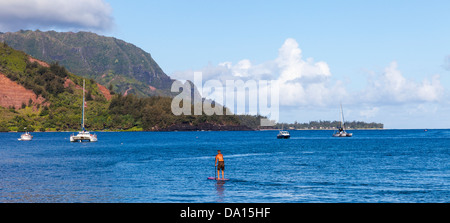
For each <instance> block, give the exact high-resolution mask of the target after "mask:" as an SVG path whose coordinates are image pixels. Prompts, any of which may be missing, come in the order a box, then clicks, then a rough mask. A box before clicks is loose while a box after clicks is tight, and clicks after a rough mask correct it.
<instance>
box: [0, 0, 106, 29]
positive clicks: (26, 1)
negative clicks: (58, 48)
mask: <svg viewBox="0 0 450 223" xmlns="http://www.w3.org/2000/svg"><path fill="white" fill-rule="evenodd" d="M113 24H114V22H113V18H112V8H111V6H110V5H109V4H108V3H106V2H105V1H104V0H77V1H67V0H2V1H0V31H17V30H19V29H47V28H62V29H65V28H71V29H89V30H108V29H111V28H112V26H113Z"/></svg>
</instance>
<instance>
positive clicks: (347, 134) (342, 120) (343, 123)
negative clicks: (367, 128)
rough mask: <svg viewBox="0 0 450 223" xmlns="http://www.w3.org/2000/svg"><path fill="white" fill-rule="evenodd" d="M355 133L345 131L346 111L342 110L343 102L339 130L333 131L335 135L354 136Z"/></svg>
mask: <svg viewBox="0 0 450 223" xmlns="http://www.w3.org/2000/svg"><path fill="white" fill-rule="evenodd" d="M352 136H353V133H348V132H346V131H345V121H344V112H342V104H341V126H339V129H338V131H336V132H334V133H333V137H352Z"/></svg>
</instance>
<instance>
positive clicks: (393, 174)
mask: <svg viewBox="0 0 450 223" xmlns="http://www.w3.org/2000/svg"><path fill="white" fill-rule="evenodd" d="M351 132H353V135H354V136H353V137H351V138H333V137H331V135H332V131H290V133H291V138H290V139H287V140H286V139H277V138H276V135H277V133H278V132H276V131H248V132H208V131H206V132H98V133H97V135H98V138H99V141H98V142H95V143H70V142H69V136H70V134H71V133H34V134H33V135H34V139H33V141H30V142H21V141H18V140H17V138H19V137H20V133H0V202H3V203H9V202H39V203H41V202H65V203H66V202H68V203H78V202H82V203H90V202H96V203H97V202H100V203H116V202H121V203H122V202H123V203H128V202H131V203H140V202H150V203H171V202H188V203H191V202H192V203H204V202H208V203H209V202H213V203H214V202H231V203H244V202H245V203H254V202H258V203H303V202H307V203H310V202H313V203H336V202H349V203H354V202H356V203H365V202H371V203H380V202H381V203H384V202H388V203H390V202H400V203H409V202H415V203H416V202H419V203H421V202H425V203H430V202H433V203H434V202H443V203H448V202H450V162H449V161H450V130H429V131H427V132H425V131H423V130H359V131H351ZM218 149H220V150H221V151H222V153H223V154H224V158H225V177H226V178H229V179H230V180H229V181H224V182H217V181H214V180H207V178H208V177H211V176H214V175H215V168H214V156H215V155H216V153H217V150H218Z"/></svg>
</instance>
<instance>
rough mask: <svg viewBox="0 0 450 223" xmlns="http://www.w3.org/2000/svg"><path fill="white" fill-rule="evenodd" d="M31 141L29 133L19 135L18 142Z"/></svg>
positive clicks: (31, 137)
mask: <svg viewBox="0 0 450 223" xmlns="http://www.w3.org/2000/svg"><path fill="white" fill-rule="evenodd" d="M32 139H33V136H32V135H31V134H30V133H29V132H25V133H24V134H22V135H20V139H18V140H19V141H31V140H32Z"/></svg>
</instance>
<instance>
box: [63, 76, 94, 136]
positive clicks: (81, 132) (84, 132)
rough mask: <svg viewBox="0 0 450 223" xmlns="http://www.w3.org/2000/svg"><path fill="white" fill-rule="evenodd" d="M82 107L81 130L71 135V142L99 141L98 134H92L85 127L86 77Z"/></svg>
mask: <svg viewBox="0 0 450 223" xmlns="http://www.w3.org/2000/svg"><path fill="white" fill-rule="evenodd" d="M81 107H82V108H83V109H82V118H81V131H80V132H78V134H77V135H75V134H72V135H71V136H70V142H83V141H87V142H97V135H95V134H91V133H89V132H88V131H86V129H85V128H84V107H85V104H84V79H83V104H82V105H81Z"/></svg>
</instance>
